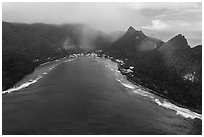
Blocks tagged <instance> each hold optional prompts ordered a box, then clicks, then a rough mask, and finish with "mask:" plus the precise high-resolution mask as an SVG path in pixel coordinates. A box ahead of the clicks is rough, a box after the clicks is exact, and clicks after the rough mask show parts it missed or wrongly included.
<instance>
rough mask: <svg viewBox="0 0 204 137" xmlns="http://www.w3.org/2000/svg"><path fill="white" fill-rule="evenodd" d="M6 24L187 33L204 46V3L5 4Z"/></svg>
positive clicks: (166, 34)
mask: <svg viewBox="0 0 204 137" xmlns="http://www.w3.org/2000/svg"><path fill="white" fill-rule="evenodd" d="M2 15H3V21H9V22H24V23H36V22H42V23H52V24H63V23H84V24H88V25H89V26H91V27H93V28H96V29H99V30H102V31H106V32H111V31H116V30H127V29H128V27H129V26H133V27H134V28H135V29H140V30H143V31H144V32H145V33H146V34H148V35H150V36H153V37H156V38H159V39H162V40H164V41H167V40H169V39H170V38H172V37H173V36H175V35H176V34H179V33H181V34H183V35H185V37H186V38H187V39H188V42H189V44H190V45H191V46H192V47H193V46H195V45H198V44H201V43H202V40H201V39H202V3H192V2H191V3H175V2H174V3H3V11H2Z"/></svg>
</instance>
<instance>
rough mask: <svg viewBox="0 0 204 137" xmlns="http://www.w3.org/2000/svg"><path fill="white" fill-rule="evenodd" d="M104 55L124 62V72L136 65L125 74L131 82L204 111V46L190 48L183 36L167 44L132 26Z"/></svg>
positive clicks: (122, 66) (122, 67)
mask: <svg viewBox="0 0 204 137" xmlns="http://www.w3.org/2000/svg"><path fill="white" fill-rule="evenodd" d="M104 53H105V54H108V55H109V56H112V57H114V59H122V60H123V61H124V64H122V65H121V68H120V69H121V70H123V69H129V68H130V66H132V68H133V69H132V72H131V73H127V72H126V73H124V74H126V75H127V76H128V78H129V79H130V80H132V81H134V82H136V83H139V84H142V85H144V86H146V87H149V88H150V89H152V90H154V91H156V92H157V93H159V94H161V95H163V96H166V97H167V98H169V99H170V100H172V101H176V102H177V103H180V104H182V105H185V106H187V107H190V108H193V109H196V110H201V109H202V107H201V106H202V79H201V77H202V47H201V45H200V46H197V47H195V48H190V46H189V45H188V43H187V40H186V39H185V37H184V36H182V35H181V34H179V35H177V36H175V37H174V38H172V39H171V40H169V41H168V42H166V43H164V42H162V41H160V40H157V39H153V38H150V37H148V36H146V35H145V34H144V33H143V32H142V31H137V30H135V29H134V28H132V27H130V28H129V29H128V31H127V32H126V34H125V35H124V36H123V37H122V38H120V39H119V40H117V41H116V42H114V43H113V44H112V45H111V46H110V49H109V50H106V51H105V52H104ZM122 72H123V71H122Z"/></svg>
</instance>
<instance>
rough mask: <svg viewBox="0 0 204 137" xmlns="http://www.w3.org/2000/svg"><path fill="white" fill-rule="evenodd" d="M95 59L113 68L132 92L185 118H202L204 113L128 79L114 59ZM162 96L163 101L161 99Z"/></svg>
mask: <svg viewBox="0 0 204 137" xmlns="http://www.w3.org/2000/svg"><path fill="white" fill-rule="evenodd" d="M95 60H96V61H97V62H103V63H105V67H106V68H108V69H109V70H111V71H112V72H113V73H114V74H115V79H116V80H117V81H118V82H120V83H121V84H122V85H123V86H124V87H126V88H128V89H130V90H131V91H132V93H136V94H139V95H141V96H145V97H147V98H150V99H151V100H152V101H153V102H155V103H156V104H158V105H159V106H162V107H164V108H166V109H170V110H173V111H176V114H177V115H181V116H183V117H185V118H191V119H195V118H198V119H200V120H202V114H198V113H196V112H193V111H191V110H189V109H186V108H182V107H179V106H177V105H175V104H173V103H171V102H169V101H168V100H166V99H163V98H161V97H158V96H157V95H155V94H152V93H150V92H148V91H145V89H144V88H142V87H140V86H137V85H135V84H133V83H132V82H130V81H128V80H127V79H126V76H124V75H122V74H121V73H120V71H118V66H117V63H114V62H113V61H111V60H109V59H105V58H101V59H98V58H97V59H95ZM113 63H114V64H113ZM160 98H161V100H163V101H160Z"/></svg>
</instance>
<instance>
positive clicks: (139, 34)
mask: <svg viewBox="0 0 204 137" xmlns="http://www.w3.org/2000/svg"><path fill="white" fill-rule="evenodd" d="M126 34H127V35H131V36H134V37H145V36H146V35H145V34H144V33H143V32H142V30H135V29H134V28H133V27H132V26H130V27H129V28H128V30H127V32H126Z"/></svg>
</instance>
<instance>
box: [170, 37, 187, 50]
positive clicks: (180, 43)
mask: <svg viewBox="0 0 204 137" xmlns="http://www.w3.org/2000/svg"><path fill="white" fill-rule="evenodd" d="M166 45H169V46H173V47H174V48H179V49H190V46H189V45H188V42H187V40H186V38H185V36H183V35H182V34H178V35H176V36H175V37H173V38H172V39H170V40H169V41H168V42H167V43H166Z"/></svg>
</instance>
